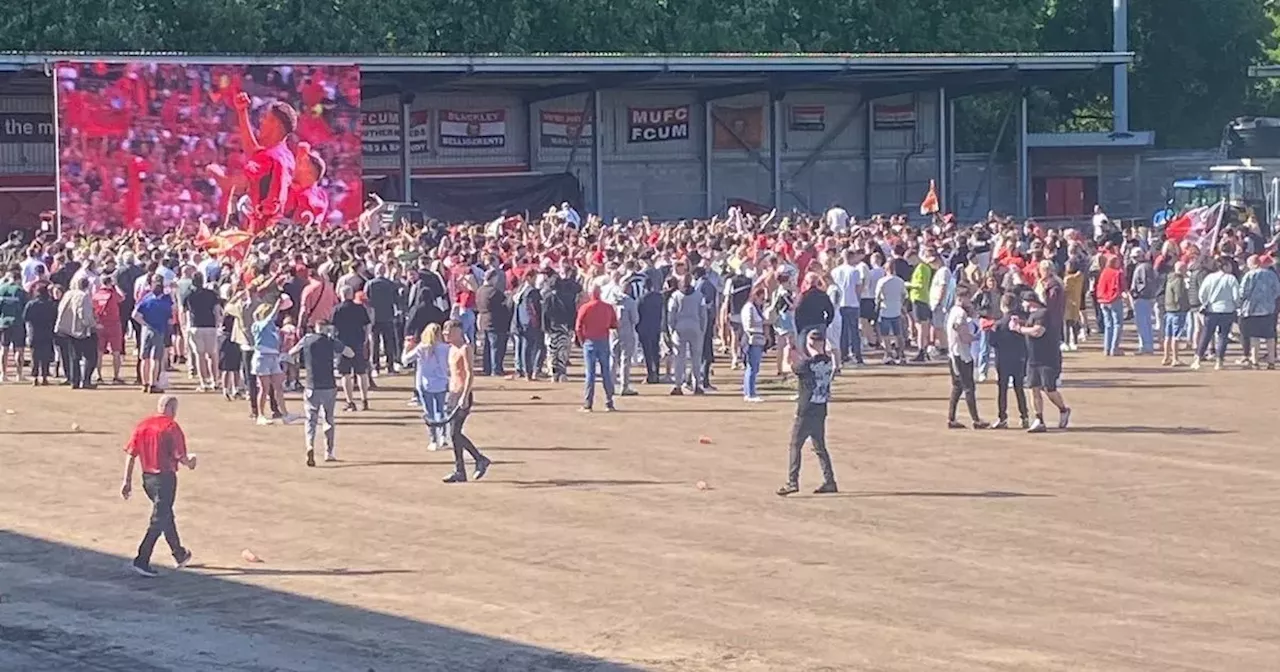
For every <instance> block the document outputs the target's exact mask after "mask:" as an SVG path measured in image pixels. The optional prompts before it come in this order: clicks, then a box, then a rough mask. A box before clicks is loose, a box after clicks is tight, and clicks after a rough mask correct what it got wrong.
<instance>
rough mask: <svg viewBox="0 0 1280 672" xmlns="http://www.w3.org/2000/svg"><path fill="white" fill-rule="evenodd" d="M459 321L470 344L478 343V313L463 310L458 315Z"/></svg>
mask: <svg viewBox="0 0 1280 672" xmlns="http://www.w3.org/2000/svg"><path fill="white" fill-rule="evenodd" d="M458 321H459V322H461V323H462V333H463V334H466V336H467V342H468V343H475V342H476V312H475V311H474V310H463V311H462V312H460V313H458Z"/></svg>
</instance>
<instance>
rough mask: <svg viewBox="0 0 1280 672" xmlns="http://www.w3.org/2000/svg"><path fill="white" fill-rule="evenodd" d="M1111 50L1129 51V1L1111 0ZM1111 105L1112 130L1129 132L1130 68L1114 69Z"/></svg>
mask: <svg viewBox="0 0 1280 672" xmlns="http://www.w3.org/2000/svg"><path fill="white" fill-rule="evenodd" d="M1111 30H1112V35H1111V49H1112V51H1115V52H1116V53H1123V52H1126V51H1129V0H1111ZM1111 72H1112V78H1111V79H1112V81H1111V103H1112V115H1114V118H1113V121H1112V126H1113V128H1112V130H1114V131H1115V132H1117V133H1127V132H1128V131H1129V66H1128V65H1126V64H1124V63H1120V64H1118V65H1116V66H1115V67H1114V68H1113V69H1112V71H1111Z"/></svg>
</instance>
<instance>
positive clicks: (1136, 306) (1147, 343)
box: [1129, 249, 1160, 355]
mask: <svg viewBox="0 0 1280 672" xmlns="http://www.w3.org/2000/svg"><path fill="white" fill-rule="evenodd" d="M1132 258H1133V260H1134V262H1135V263H1134V266H1133V277H1132V278H1131V279H1130V281H1129V296H1130V297H1131V298H1132V299H1133V325H1134V327H1136V328H1137V330H1138V352H1139V353H1140V354H1143V355H1151V354H1155V333H1154V331H1153V329H1152V327H1153V323H1154V320H1155V300H1156V297H1157V296H1159V294H1160V283H1159V280H1158V278H1157V277H1156V271H1155V267H1153V266H1152V265H1151V261H1150V260H1149V259H1148V258H1147V253H1146V252H1143V251H1142V250H1139V249H1135V250H1134V251H1133V253H1132Z"/></svg>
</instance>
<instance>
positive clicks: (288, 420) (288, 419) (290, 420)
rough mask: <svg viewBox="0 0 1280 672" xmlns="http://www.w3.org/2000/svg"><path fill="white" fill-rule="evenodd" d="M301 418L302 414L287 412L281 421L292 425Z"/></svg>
mask: <svg viewBox="0 0 1280 672" xmlns="http://www.w3.org/2000/svg"><path fill="white" fill-rule="evenodd" d="M301 419H302V416H300V415H294V414H293V413H285V414H284V417H283V418H280V421H281V422H283V423H284V424H286V425H292V424H293V423H295V422H297V421H299V420H301Z"/></svg>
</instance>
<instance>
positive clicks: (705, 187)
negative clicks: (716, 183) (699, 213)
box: [702, 100, 716, 217]
mask: <svg viewBox="0 0 1280 672" xmlns="http://www.w3.org/2000/svg"><path fill="white" fill-rule="evenodd" d="M715 123H716V122H715V118H714V117H713V113H712V107H711V101H709V100H705V101H703V102H702V131H703V132H702V196H703V199H704V200H705V202H706V204H705V209H706V211H707V212H706V215H705V216H706V217H711V216H712V215H714V214H716V213H715V203H714V202H713V201H712V200H711V156H712V149H713V147H712V144H713V142H714V136H715V130H716V129H715Z"/></svg>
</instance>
